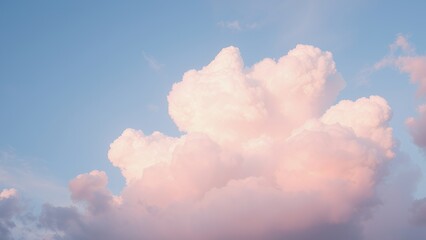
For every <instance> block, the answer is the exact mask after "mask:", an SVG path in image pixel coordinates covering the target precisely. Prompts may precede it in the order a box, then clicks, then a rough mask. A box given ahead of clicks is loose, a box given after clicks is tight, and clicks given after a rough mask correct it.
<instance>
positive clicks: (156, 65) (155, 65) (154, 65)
mask: <svg viewBox="0 0 426 240" xmlns="http://www.w3.org/2000/svg"><path fill="white" fill-rule="evenodd" d="M142 55H143V58H144V59H145V61H146V62H147V63H148V66H149V67H150V68H151V69H152V70H154V71H160V70H161V69H162V68H163V67H164V65H163V64H161V63H160V62H159V61H158V60H157V59H155V58H154V57H152V56H150V55H148V54H147V53H145V52H142Z"/></svg>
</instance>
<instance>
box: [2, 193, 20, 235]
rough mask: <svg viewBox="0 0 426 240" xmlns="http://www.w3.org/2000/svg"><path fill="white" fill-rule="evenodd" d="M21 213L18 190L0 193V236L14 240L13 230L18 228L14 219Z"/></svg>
mask: <svg viewBox="0 0 426 240" xmlns="http://www.w3.org/2000/svg"><path fill="white" fill-rule="evenodd" d="M19 212H20V209H19V204H18V199H17V193H16V189H13V188H10V189H3V190H2V191H0V236H2V239H4V240H8V239H13V238H12V230H13V228H15V227H16V224H15V222H14V221H13V218H14V217H15V215H17V214H18V213H19Z"/></svg>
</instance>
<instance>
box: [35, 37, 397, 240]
mask: <svg viewBox="0 0 426 240" xmlns="http://www.w3.org/2000/svg"><path fill="white" fill-rule="evenodd" d="M343 87H344V81H343V79H342V78H341V76H340V74H339V73H338V72H337V70H336V67H335V63H334V61H333V58H332V54H331V53H329V52H325V51H321V50H320V49H318V48H315V47H313V46H308V45H297V46H296V48H295V49H293V50H291V51H289V52H288V54H287V55H285V56H283V57H281V58H280V59H278V60H273V59H268V58H267V59H264V60H262V61H260V62H258V63H256V64H254V65H253V66H251V67H246V66H244V63H243V60H242V58H241V56H240V53H239V50H238V49H237V48H235V47H229V48H225V49H223V50H222V51H220V53H219V54H218V55H217V56H216V58H215V59H214V60H213V61H212V62H211V63H210V64H208V65H207V66H205V67H204V68H202V69H201V70H190V71H188V72H186V73H185V74H184V76H183V79H182V81H180V82H178V83H176V84H175V85H174V86H173V88H172V90H171V92H170V93H169V96H168V101H169V113H170V115H171V117H172V119H173V120H174V121H175V123H176V124H177V126H178V127H179V129H180V130H181V131H182V132H183V134H182V136H179V137H169V136H167V135H164V134H162V133H159V132H154V133H152V134H151V135H146V134H144V133H143V132H142V131H138V130H134V129H126V130H125V131H123V133H122V134H121V136H120V137H118V138H117V139H116V140H115V141H114V142H113V143H112V144H111V146H110V150H109V153H108V156H109V159H110V161H111V163H112V164H113V165H114V166H117V167H118V168H119V169H120V171H121V173H122V175H123V176H124V177H125V179H126V186H125V187H124V189H123V190H122V192H121V194H120V196H113V195H112V193H111V192H110V191H109V190H108V189H107V176H106V174H105V173H104V172H101V171H96V170H95V171H92V172H90V173H87V174H82V175H79V176H77V177H76V178H75V179H74V180H72V181H71V183H70V190H71V196H72V199H73V200H75V201H77V202H83V203H85V204H86V210H84V211H82V212H81V211H78V210H77V209H76V208H73V207H68V208H63V207H53V206H45V209H44V210H43V213H42V216H43V218H42V220H43V226H45V227H46V228H49V229H51V230H54V231H60V232H61V234H62V235H63V236H65V239H87V238H92V239H117V238H125V239H205V240H208V239H283V238H285V239H307V238H313V237H315V238H316V239H333V238H342V237H343V236H345V238H346V239H357V238H359V236H360V235H359V232H358V231H356V228H357V226H358V225H359V219H360V218H361V217H363V216H365V215H366V214H367V212H368V210H369V209H370V208H371V207H372V206H373V204H372V203H373V202H374V199H375V197H376V187H377V185H378V183H379V181H380V179H381V178H382V169H383V168H384V167H385V166H386V164H387V162H389V160H390V159H392V158H393V157H394V140H393V136H392V129H391V128H390V127H389V126H388V123H389V120H390V118H391V109H390V107H389V106H388V104H387V102H386V100H385V99H383V98H381V97H378V96H371V97H369V98H361V99H358V100H356V101H349V100H343V101H340V102H339V103H338V104H336V105H334V106H333V103H334V102H335V99H336V96H337V95H338V93H339V92H340V90H341V89H342V88H343ZM62 216H66V217H62ZM61 219H62V220H64V221H65V220H66V221H65V222H64V221H61ZM348 232H350V234H348ZM345 234H346V235H345Z"/></svg>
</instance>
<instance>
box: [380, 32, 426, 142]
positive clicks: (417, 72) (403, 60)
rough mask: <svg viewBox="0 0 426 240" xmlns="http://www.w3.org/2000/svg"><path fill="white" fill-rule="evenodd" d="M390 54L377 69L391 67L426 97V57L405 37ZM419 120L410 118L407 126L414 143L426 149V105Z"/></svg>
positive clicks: (420, 107)
mask: <svg viewBox="0 0 426 240" xmlns="http://www.w3.org/2000/svg"><path fill="white" fill-rule="evenodd" d="M389 48H390V53H389V54H388V56H386V57H384V58H383V59H382V60H380V61H379V62H378V63H376V64H375V69H381V68H383V67H387V66H391V67H395V68H397V69H399V70H400V71H401V72H403V73H407V74H408V75H409V76H410V80H411V82H412V83H415V84H417V86H418V90H417V95H418V96H420V97H424V96H426V56H421V55H417V54H416V52H415V48H414V47H413V46H412V45H411V44H410V43H409V41H408V39H407V38H406V37H404V36H403V35H398V36H397V38H396V40H395V42H394V43H392V44H391V45H390V47H389ZM418 112H419V115H420V116H419V118H417V119H416V118H413V117H411V118H408V119H407V120H406V125H407V127H408V129H409V131H410V134H411V136H412V137H413V140H414V143H415V144H416V145H417V146H419V147H421V148H423V149H425V148H426V105H421V106H419V107H418Z"/></svg>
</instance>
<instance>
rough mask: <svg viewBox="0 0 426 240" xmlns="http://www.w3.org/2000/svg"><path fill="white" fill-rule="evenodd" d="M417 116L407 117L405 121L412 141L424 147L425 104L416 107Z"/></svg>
mask: <svg viewBox="0 0 426 240" xmlns="http://www.w3.org/2000/svg"><path fill="white" fill-rule="evenodd" d="M418 112H419V115H420V116H419V117H418V118H417V119H416V118H413V117H411V118H409V119H407V121H406V124H407V126H408V129H409V131H410V134H411V136H412V137H413V139H414V143H415V144H416V145H417V146H419V147H421V148H423V149H426V105H422V106H420V107H419V108H418Z"/></svg>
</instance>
